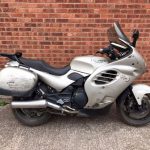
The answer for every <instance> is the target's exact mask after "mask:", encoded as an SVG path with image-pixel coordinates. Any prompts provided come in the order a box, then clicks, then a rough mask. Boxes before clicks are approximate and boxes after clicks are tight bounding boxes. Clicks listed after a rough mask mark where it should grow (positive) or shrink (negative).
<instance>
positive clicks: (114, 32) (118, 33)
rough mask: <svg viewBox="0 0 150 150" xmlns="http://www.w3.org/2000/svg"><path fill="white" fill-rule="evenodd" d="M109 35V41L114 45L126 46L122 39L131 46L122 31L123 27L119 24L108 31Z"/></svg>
mask: <svg viewBox="0 0 150 150" xmlns="http://www.w3.org/2000/svg"><path fill="white" fill-rule="evenodd" d="M107 34H108V39H109V41H110V42H111V43H112V42H113V43H117V44H121V45H124V44H123V43H122V42H121V41H120V40H119V39H122V40H124V41H126V42H127V43H129V44H130V41H129V39H128V38H127V36H126V35H125V34H124V32H123V31H122V29H121V26H120V24H119V23H118V22H116V23H114V25H113V27H110V28H109V29H108V30H107Z"/></svg>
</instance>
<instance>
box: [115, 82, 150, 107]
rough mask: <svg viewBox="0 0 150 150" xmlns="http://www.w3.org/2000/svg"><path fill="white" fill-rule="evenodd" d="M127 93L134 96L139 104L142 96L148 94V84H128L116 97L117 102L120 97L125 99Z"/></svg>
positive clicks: (149, 92)
mask: <svg viewBox="0 0 150 150" xmlns="http://www.w3.org/2000/svg"><path fill="white" fill-rule="evenodd" d="M129 93H130V94H132V96H133V97H134V98H135V100H136V102H137V104H138V105H139V106H141V105H142V100H143V98H144V96H145V95H148V94H150V86H148V85H145V84H135V85H130V86H128V87H127V88H126V90H125V91H124V92H122V94H121V95H120V96H119V97H118V98H117V102H118V101H119V100H121V99H126V98H127V96H128V95H129Z"/></svg>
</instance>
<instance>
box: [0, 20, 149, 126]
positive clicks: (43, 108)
mask: <svg viewBox="0 0 150 150" xmlns="http://www.w3.org/2000/svg"><path fill="white" fill-rule="evenodd" d="M107 33H108V39H109V43H110V44H109V46H108V47H107V48H103V49H100V50H98V51H97V52H96V54H95V55H89V56H79V57H75V58H74V59H73V60H72V61H71V63H70V65H68V66H65V67H63V68H53V67H51V66H49V65H48V64H47V63H46V62H44V61H42V60H33V59H27V58H24V57H22V53H20V52H17V53H15V54H5V53H1V54H0V56H2V57H7V58H9V59H10V61H9V62H7V63H6V65H5V68H4V69H2V70H1V71H0V95H7V96H12V101H11V108H12V111H13V113H14V115H15V117H16V119H18V120H19V121H20V122H21V123H23V124H25V125H28V126H38V125H42V124H44V123H46V122H48V121H49V119H50V118H51V117H52V115H53V114H55V115H71V116H92V114H93V112H99V110H109V109H110V108H111V106H112V104H113V103H116V106H117V107H116V108H117V110H118V113H119V115H120V116H121V118H122V119H123V121H124V122H125V123H127V124H129V125H133V126H141V125H144V124H147V123H148V122H149V121H150V87H149V86H148V85H144V84H133V81H135V79H137V78H138V77H140V76H141V75H142V74H143V73H144V72H145V71H146V64H145V61H144V59H143V58H142V56H141V55H140V54H139V53H138V51H137V50H136V48H135V47H136V42H137V40H138V38H139V31H138V30H134V32H133V36H132V38H133V41H132V42H130V40H129V39H128V38H127V36H126V35H125V34H124V32H123V30H122V29H121V27H120V25H119V23H118V22H116V23H114V24H113V26H112V27H110V28H109V29H108V31H107ZM99 53H100V54H102V55H103V57H101V56H99Z"/></svg>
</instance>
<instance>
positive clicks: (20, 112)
mask: <svg viewBox="0 0 150 150" xmlns="http://www.w3.org/2000/svg"><path fill="white" fill-rule="evenodd" d="M17 100H18V98H17ZM12 111H13V114H14V116H15V118H16V119H17V120H18V121H19V122H21V123H22V124H24V125H27V126H39V125H42V124H45V123H47V122H48V121H49V119H50V117H51V115H50V114H49V113H48V112H47V110H46V109H44V108H42V109H39V108H37V109H31V108H23V109H22V108H21V109H20V108H19V109H18V108H17V109H16V108H13V109H12Z"/></svg>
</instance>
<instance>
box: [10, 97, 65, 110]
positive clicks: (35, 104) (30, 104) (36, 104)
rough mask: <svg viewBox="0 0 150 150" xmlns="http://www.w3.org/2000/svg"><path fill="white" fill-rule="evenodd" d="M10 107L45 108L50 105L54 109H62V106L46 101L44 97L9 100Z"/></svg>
mask: <svg viewBox="0 0 150 150" xmlns="http://www.w3.org/2000/svg"><path fill="white" fill-rule="evenodd" d="M11 107H12V108H46V107H50V108H53V109H56V110H62V107H61V106H59V105H56V104H54V103H51V102H48V101H47V100H45V99H42V100H34V101H33V100H31V101H13V102H11Z"/></svg>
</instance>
